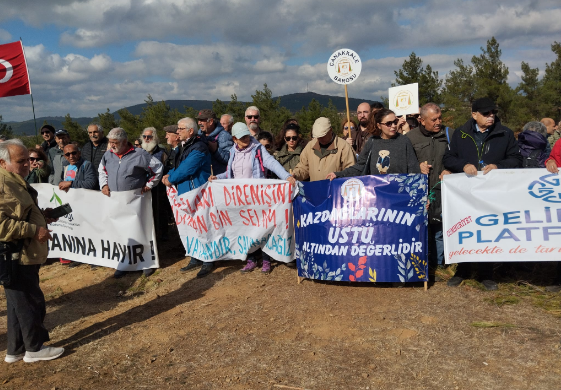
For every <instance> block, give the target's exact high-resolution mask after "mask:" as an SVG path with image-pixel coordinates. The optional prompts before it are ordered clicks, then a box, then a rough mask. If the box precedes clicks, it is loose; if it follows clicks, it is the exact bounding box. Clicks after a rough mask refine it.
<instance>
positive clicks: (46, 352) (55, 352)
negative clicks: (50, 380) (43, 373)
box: [23, 345, 64, 363]
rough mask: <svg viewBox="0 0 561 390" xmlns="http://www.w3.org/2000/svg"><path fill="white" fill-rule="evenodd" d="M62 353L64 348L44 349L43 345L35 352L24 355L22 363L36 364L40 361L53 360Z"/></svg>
mask: <svg viewBox="0 0 561 390" xmlns="http://www.w3.org/2000/svg"><path fill="white" fill-rule="evenodd" d="M63 353H64V348H57V347H45V346H44V345H43V346H42V347H41V349H40V350H39V351H37V352H29V351H27V352H26V353H25V356H24V357H23V361H24V362H26V363H33V362H38V361H40V360H53V359H56V358H57V357H59V356H60V355H62V354H63Z"/></svg>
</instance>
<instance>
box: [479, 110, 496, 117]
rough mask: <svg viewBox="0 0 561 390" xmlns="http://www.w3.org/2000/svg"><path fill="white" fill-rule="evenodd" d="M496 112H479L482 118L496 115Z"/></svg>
mask: <svg viewBox="0 0 561 390" xmlns="http://www.w3.org/2000/svg"><path fill="white" fill-rule="evenodd" d="M497 112H498V111H497V110H492V111H485V112H480V114H481V115H483V116H491V114H492V115H497Z"/></svg>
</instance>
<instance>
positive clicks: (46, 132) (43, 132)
mask: <svg viewBox="0 0 561 390" xmlns="http://www.w3.org/2000/svg"><path fill="white" fill-rule="evenodd" d="M49 133H50V131H42V132H41V134H49Z"/></svg>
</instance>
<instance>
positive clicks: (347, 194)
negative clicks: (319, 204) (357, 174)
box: [341, 179, 364, 202]
mask: <svg viewBox="0 0 561 390" xmlns="http://www.w3.org/2000/svg"><path fill="white" fill-rule="evenodd" d="M363 195H364V184H363V183H362V181H360V180H359V179H349V180H347V181H346V182H344V183H343V185H342V186H341V196H342V197H343V199H345V200H346V201H347V202H353V201H355V202H356V201H357V200H359V199H360V198H361V197H362V196H363Z"/></svg>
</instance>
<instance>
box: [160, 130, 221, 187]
mask: <svg viewBox="0 0 561 390" xmlns="http://www.w3.org/2000/svg"><path fill="white" fill-rule="evenodd" d="M210 162H211V159H210V153H209V151H208V146H207V145H206V143H205V142H204V141H203V140H202V138H201V137H200V136H198V135H197V136H194V137H193V138H191V139H189V140H188V141H187V142H186V143H185V145H183V146H178V148H177V151H176V156H175V168H173V169H171V170H170V171H169V177H168V180H169V182H170V183H171V184H173V185H175V186H176V187H177V194H178V195H181V194H184V193H185V192H189V191H192V190H194V189H195V188H198V187H200V186H202V185H203V184H205V183H206V182H207V181H208V177H209V176H210Z"/></svg>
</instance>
